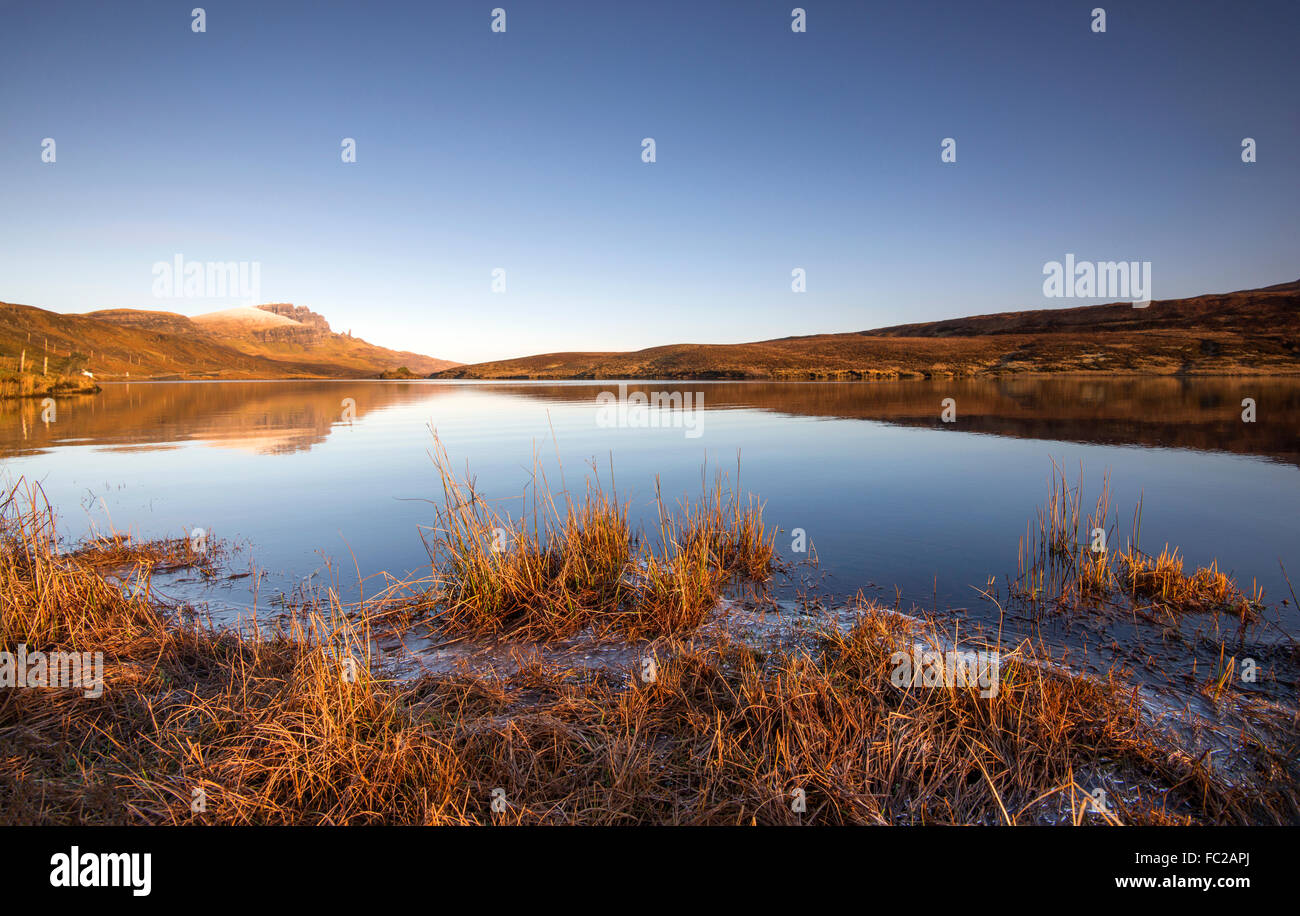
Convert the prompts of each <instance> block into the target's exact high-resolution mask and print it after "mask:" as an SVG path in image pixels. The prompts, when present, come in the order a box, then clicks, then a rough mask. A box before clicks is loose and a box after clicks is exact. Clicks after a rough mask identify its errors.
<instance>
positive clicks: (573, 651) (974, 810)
mask: <svg viewBox="0 0 1300 916" xmlns="http://www.w3.org/2000/svg"><path fill="white" fill-rule="evenodd" d="M435 457H436V458H437V463H438V467H439V469H440V471H441V472H442V484H443V489H444V499H443V500H442V501H441V503H440V504H439V505H440V508H439V510H438V518H437V520H436V523H435V525H434V526H433V527H432V528H431V529H430V531H429V533H428V537H427V546H428V548H429V552H430V557H431V569H432V574H431V575H430V576H429V577H428V578H426V579H422V580H419V581H403V582H397V583H393V584H392V585H391V587H389V588H387V589H385V590H384V591H383V592H382V593H381V594H380V595H378V596H375V597H373V598H371V599H368V600H366V601H365V602H361V603H358V604H352V605H346V604H344V603H342V602H341V601H340V600H339V599H338V598H337V597H336V596H335V595H334V594H332V593H331V592H330V591H329V590H328V589H326V590H324V591H323V592H322V593H321V594H319V595H316V596H314V597H313V598H311V599H310V600H304V601H300V602H297V603H295V604H294V605H293V606H292V607H290V608H288V609H287V611H286V612H285V613H284V614H282V615H280V616H279V617H277V618H275V619H268V620H262V621H258V620H255V619H254V620H245V621H243V622H241V624H240V625H239V626H238V627H229V626H225V627H223V626H217V625H215V624H213V623H211V622H210V621H206V620H203V619H202V618H201V617H200V616H199V615H197V614H195V613H194V612H193V611H192V609H189V608H186V607H183V606H176V605H174V604H172V603H169V602H168V601H166V600H165V599H164V598H162V596H161V595H160V594H158V593H157V592H156V591H155V590H154V589H153V588H152V586H151V582H152V575H153V573H154V572H155V571H159V570H164V569H166V568H169V567H170V568H173V569H174V568H177V567H184V566H188V565H194V566H197V567H199V568H200V569H210V568H211V566H212V564H213V554H209V553H207V552H206V550H204V551H195V550H194V549H193V546H192V545H191V544H190V543H189V542H186V541H169V542H155V543H151V544H142V543H138V542H133V541H131V540H130V539H126V538H121V537H116V536H109V537H105V538H101V539H99V540H97V541H94V542H90V543H87V544H83V545H79V546H78V547H77V548H76V549H72V550H69V549H66V548H63V547H62V546H61V545H60V544H59V541H58V538H57V536H56V534H55V530H54V520H53V518H52V515H51V513H50V512H49V510H48V508H47V507H45V506H43V505H41V504H40V502H39V500H35V501H33V500H32V499H31V496H32V494H31V493H30V492H25V491H23V490H20V489H15V490H14V491H12V492H10V493H9V494H8V495H7V498H5V500H4V502H3V507H2V508H3V512H2V513H0V610H2V611H3V613H2V615H0V648H3V650H4V651H5V652H10V653H12V652H15V651H16V650H17V648H18V646H20V645H22V646H24V647H25V648H26V651H27V652H29V653H31V652H35V651H42V652H52V651H60V650H61V651H78V652H102V653H103V655H104V691H103V694H102V696H100V697H98V698H92V697H88V696H86V695H85V692H84V691H82V690H78V689H59V688H34V689H17V688H5V689H3V690H0V818H3V820H4V821H6V822H9V823H19V824H32V823H47V824H59V823H64V824H66V823H127V824H160V823H164V824H171V823H225V824H343V823H348V824H353V823H409V824H487V823H510V824H536V823H559V824H678V823H683V824H684V823H690V824H843V823H854V824H954V823H956V824H1002V823H1013V824H1033V823H1054V824H1070V823H1096V824H1105V823H1110V824H1141V823H1156V824H1221V823H1230V824H1275V823H1284V824H1293V823H1297V822H1300V791H1298V790H1297V785H1298V782H1297V777H1298V776H1300V773H1298V772H1297V770H1298V769H1300V765H1298V764H1297V762H1296V761H1297V755H1296V753H1295V752H1296V749H1297V748H1296V737H1297V730H1298V725H1297V718H1296V703H1295V686H1296V674H1297V670H1300V664H1298V662H1297V653H1296V647H1295V643H1294V641H1291V640H1289V638H1288V639H1283V638H1281V637H1280V636H1278V634H1276V633H1272V631H1269V632H1270V638H1269V639H1268V640H1262V641H1261V640H1258V639H1255V638H1254V637H1249V636H1248V635H1247V634H1249V633H1255V632H1258V631H1259V630H1260V629H1261V628H1262V629H1267V626H1268V622H1267V609H1266V607H1265V606H1264V603H1263V601H1262V599H1261V596H1259V595H1258V594H1257V593H1253V592H1249V591H1248V592H1246V593H1243V592H1242V591H1241V590H1240V589H1239V588H1238V587H1237V585H1236V583H1235V582H1233V581H1232V580H1231V579H1230V578H1229V577H1226V576H1224V575H1223V574H1221V573H1219V572H1218V571H1217V570H1216V569H1209V570H1202V569H1194V570H1191V571H1189V572H1185V571H1184V570H1183V568H1182V565H1181V563H1179V562H1178V561H1177V560H1176V559H1175V558H1174V554H1173V553H1172V548H1170V549H1167V550H1165V551H1164V552H1163V553H1161V554H1158V555H1156V556H1155V557H1152V556H1151V555H1150V554H1147V553H1144V552H1142V551H1141V550H1140V549H1139V548H1138V546H1137V545H1138V539H1137V537H1136V535H1137V533H1138V531H1137V530H1136V529H1137V528H1140V521H1137V520H1138V519H1140V513H1139V514H1137V515H1135V531H1134V532H1132V534H1131V535H1130V537H1129V539H1128V540H1127V542H1126V543H1125V546H1124V549H1123V550H1120V549H1119V541H1120V539H1119V537H1118V536H1117V535H1116V534H1115V533H1114V528H1115V524H1116V523H1115V522H1114V521H1113V519H1112V516H1113V513H1112V512H1111V510H1110V507H1109V504H1108V502H1107V496H1106V493H1105V492H1103V493H1102V495H1101V498H1100V499H1099V500H1098V503H1097V508H1096V510H1094V512H1093V513H1091V514H1090V515H1088V516H1082V514H1081V512H1080V504H1081V498H1082V497H1081V494H1080V492H1079V489H1078V487H1077V486H1076V487H1070V486H1069V485H1068V484H1067V483H1066V481H1065V480H1064V478H1063V477H1061V476H1060V475H1059V472H1057V473H1054V475H1053V478H1052V479H1053V484H1052V488H1051V493H1050V497H1049V501H1048V504H1047V506H1046V507H1045V509H1044V510H1043V512H1042V513H1041V514H1040V516H1039V518H1038V520H1037V525H1036V526H1035V524H1034V523H1031V526H1030V529H1029V531H1028V533H1027V535H1026V540H1025V543H1024V544H1023V545H1022V556H1021V569H1020V571H1019V575H1018V577H1017V579H1016V580H1014V581H1010V582H1008V583H1006V586H1005V589H999V588H998V587H997V586H996V584H995V583H993V582H992V581H990V583H989V585H988V588H987V590H986V591H985V593H984V594H985V598H986V599H987V600H989V601H994V602H997V603H999V606H1002V605H1004V604H1005V606H1006V608H1007V620H1008V627H1007V632H1000V633H997V634H992V633H988V632H981V631H979V630H978V629H973V628H969V627H965V628H963V626H962V625H961V622H960V621H953V620H951V619H944V618H943V617H942V615H938V614H934V613H926V612H925V611H922V610H920V609H917V608H903V607H901V606H900V605H897V604H896V605H894V606H890V605H889V604H888V603H882V602H880V601H876V600H871V599H868V598H865V597H861V596H859V597H857V598H855V599H852V600H848V601H842V600H837V601H833V602H827V601H822V600H820V599H818V598H817V597H815V596H812V595H810V594H809V593H808V592H806V591H802V590H799V589H796V590H795V594H796V597H794V598H791V597H785V598H778V597H774V594H776V593H777V592H778V591H779V590H777V589H774V588H773V586H774V584H775V583H774V580H775V579H777V578H781V577H784V578H786V579H792V578H794V576H792V573H791V568H790V566H789V564H787V563H786V562H784V561H783V560H782V559H781V558H780V556H779V555H778V554H777V552H776V550H775V548H774V533H775V532H774V531H772V530H771V529H769V528H768V527H767V526H766V525H765V524H764V522H763V517H762V506H761V505H760V504H759V503H757V502H756V501H752V500H751V499H749V498H748V497H745V498H742V496H741V494H740V493H739V492H732V491H731V490H730V489H729V488H728V486H727V481H726V479H725V478H723V477H715V478H713V479H712V480H711V481H710V480H709V479H707V478H706V479H704V480H702V484H701V493H700V496H699V497H698V498H697V499H694V500H689V501H683V502H680V503H675V504H671V505H670V504H668V503H666V502H665V501H664V500H662V499H661V500H660V501H659V504H658V509H659V511H658V524H657V526H654V528H653V530H650V531H645V530H633V528H632V526H631V525H630V524H629V522H628V513H627V507H626V505H625V504H621V503H620V502H619V500H618V497H617V488H616V487H615V486H614V485H613V481H612V480H611V481H609V482H608V484H605V483H604V482H602V480H601V477H600V475H598V474H597V473H596V472H595V469H594V468H593V470H592V473H591V474H590V475H588V482H587V484H586V485H585V486H584V488H583V489H582V490H581V491H580V493H581V495H580V496H576V495H572V494H571V493H570V491H569V490H568V489H567V488H565V487H564V486H563V485H562V484H561V485H560V486H559V487H557V488H556V489H555V490H553V489H552V487H551V484H550V482H548V481H547V480H546V479H545V477H544V476H543V475H541V474H540V473H539V475H538V476H537V477H536V479H535V485H534V487H533V490H532V498H531V500H530V501H529V503H528V504H527V506H526V510H525V511H524V512H523V513H522V517H510V516H503V515H502V514H500V513H498V512H497V511H495V510H494V509H493V508H492V507H491V506H490V505H489V504H488V503H487V502H486V501H484V500H483V499H482V498H481V497H480V496H479V495H478V494H477V493H476V491H475V488H474V486H473V483H472V481H470V480H467V479H463V478H459V477H457V476H456V475H455V474H453V473H452V472H451V470H450V463H449V462H448V461H447V460H446V456H445V454H443V453H442V452H441V451H437V452H436V454H435ZM1097 528H1100V529H1102V530H1103V531H1110V532H1111V535H1110V540H1109V541H1108V543H1107V547H1106V549H1105V550H1100V551H1099V550H1097V549H1095V543H1094V540H1093V539H1092V538H1091V537H1090V534H1091V533H1092V532H1094V531H1095V529H1097ZM1071 532H1073V534H1071ZM1115 616H1119V617H1122V618H1125V619H1127V620H1129V621H1130V622H1131V625H1132V627H1133V629H1132V631H1131V632H1133V633H1136V634H1142V635H1140V636H1137V637H1135V640H1134V642H1133V643H1132V644H1131V645H1129V646H1128V647H1127V649H1128V650H1130V651H1136V652H1138V654H1140V655H1145V658H1144V659H1141V660H1135V659H1131V658H1130V659H1127V660H1126V659H1125V657H1124V650H1125V648H1126V647H1122V646H1118V645H1116V646H1114V647H1113V650H1114V651H1113V652H1112V653H1111V654H1109V655H1107V654H1106V653H1104V652H1102V651H1101V649H1100V646H1102V645H1103V643H1104V636H1105V635H1106V634H1109V635H1110V638H1111V640H1112V641H1113V642H1115V641H1116V640H1115V637H1114V633H1115V632H1116V631H1115V630H1114V629H1113V628H1109V629H1108V628H1107V627H1106V626H1105V625H1101V626H1099V625H1098V621H1103V622H1104V621H1107V620H1108V619H1110V618H1113V617H1115ZM1014 621H1021V622H1023V621H1030V622H1033V621H1038V622H1039V623H1044V622H1049V623H1051V624H1052V625H1053V626H1059V625H1069V626H1079V627H1083V628H1087V627H1098V629H1097V632H1098V634H1100V635H1099V638H1098V640H1097V641H1096V645H1097V646H1098V647H1099V648H1096V649H1094V650H1093V656H1092V657H1091V658H1090V659H1089V660H1088V661H1089V663H1088V664H1079V663H1078V662H1079V659H1075V658H1070V657H1069V653H1068V652H1061V651H1060V646H1059V645H1054V644H1052V643H1051V642H1050V641H1046V640H1044V639H1042V638H1041V633H1042V632H1043V631H1041V630H1039V631H1037V632H1038V633H1039V635H1040V638H1035V637H1034V632H1035V631H1034V630H1033V629H1032V628H1029V629H1026V630H1025V635H1023V636H1022V635H1020V634H1019V633H1017V632H1016V630H1015V627H1014V625H1013V624H1014ZM1189 628H1190V632H1189ZM1261 647H1267V649H1266V651H1265V650H1264V649H1262V648H1261ZM1216 649H1217V653H1216V651H1215V650H1216ZM1247 650H1248V651H1249V652H1250V653H1252V657H1251V659H1250V660H1251V662H1252V664H1253V665H1254V666H1255V668H1254V669H1253V672H1252V673H1253V674H1254V677H1253V678H1252V679H1249V680H1247V679H1246V678H1245V677H1244V676H1243V670H1244V668H1243V664H1244V661H1245V654H1246V652H1247ZM927 652H928V653H931V654H933V655H934V656H935V657H943V658H951V657H952V656H953V654H954V653H956V654H957V655H958V657H964V655H969V654H975V653H996V666H997V668H996V679H995V681H994V682H993V684H992V688H993V689H990V684H989V682H988V681H987V680H986V681H983V682H977V681H976V680H975V679H973V678H959V679H953V678H952V677H951V675H949V676H947V677H945V676H944V675H943V674H939V673H937V670H938V669H931V671H930V673H932V674H935V675H936V676H935V677H933V678H929V677H924V678H923V677H917V678H911V677H900V676H899V669H900V664H901V662H902V660H903V659H920V658H921V657H923V655H924V653H927ZM1207 653H1209V654H1210V655H1212V656H1214V657H1216V658H1217V659H1218V661H1217V663H1216V664H1214V665H1211V666H1209V667H1208V668H1198V667H1197V666H1198V659H1200V658H1203V657H1206V654H1207ZM981 657H984V658H987V657H988V656H987V655H985V656H981ZM1106 662H1109V664H1107V663H1106ZM1189 665H1190V667H1188V666H1189ZM1180 666H1182V667H1183V668H1186V670H1180ZM949 670H952V669H951V668H950V669H949ZM1174 675H1178V676H1177V677H1175V676H1174ZM1187 679H1190V684H1186V683H1184V684H1182V689H1181V690H1179V691H1177V692H1172V693H1171V692H1170V691H1169V690H1168V689H1167V688H1168V687H1169V684H1170V682H1171V681H1174V680H1179V681H1185V680H1187Z"/></svg>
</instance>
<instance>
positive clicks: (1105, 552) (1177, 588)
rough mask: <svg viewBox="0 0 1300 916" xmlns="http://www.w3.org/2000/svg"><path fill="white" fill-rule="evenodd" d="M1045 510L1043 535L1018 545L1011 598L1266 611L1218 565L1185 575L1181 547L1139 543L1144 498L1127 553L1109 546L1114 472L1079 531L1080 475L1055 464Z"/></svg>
mask: <svg viewBox="0 0 1300 916" xmlns="http://www.w3.org/2000/svg"><path fill="white" fill-rule="evenodd" d="M1050 479H1051V489H1050V493H1049V497H1048V502H1047V505H1046V507H1044V508H1042V509H1039V510H1038V513H1037V518H1038V532H1037V535H1036V536H1035V535H1034V533H1033V531H1032V527H1030V528H1029V529H1028V530H1027V531H1026V536H1025V537H1024V538H1022V539H1021V541H1020V553H1019V561H1018V570H1017V576H1016V581H1015V582H1014V583H1012V588H1011V592H1012V594H1013V595H1014V596H1015V597H1017V598H1019V599H1021V600H1026V601H1029V602H1030V603H1032V604H1044V603H1046V602H1048V601H1054V602H1055V603H1056V604H1057V605H1058V606H1060V607H1063V608H1067V609H1070V608H1075V607H1077V606H1080V605H1084V604H1092V605H1096V604H1100V603H1105V602H1111V601H1115V600H1117V599H1119V598H1121V597H1122V596H1124V595H1127V596H1128V598H1129V599H1131V600H1137V599H1142V600H1145V601H1148V602H1150V603H1151V604H1152V605H1153V606H1155V607H1157V608H1159V609H1160V610H1162V611H1164V612H1166V613H1172V614H1190V613H1228V614H1232V615H1234V616H1237V617H1240V618H1241V619H1243V620H1253V619H1255V618H1256V617H1257V616H1258V614H1259V612H1260V610H1261V608H1262V606H1263V595H1262V593H1261V592H1260V591H1259V590H1258V589H1253V590H1252V592H1251V593H1250V594H1249V595H1247V594H1245V593H1244V592H1243V591H1242V590H1241V589H1240V588H1239V587H1238V585H1237V583H1236V582H1235V581H1234V580H1233V578H1232V577H1231V576H1229V575H1227V574H1225V573H1222V572H1220V571H1219V567H1218V562H1217V561H1212V562H1211V563H1210V565H1209V566H1201V567H1197V568H1196V569H1194V570H1193V571H1192V572H1191V574H1190V575H1189V574H1187V573H1185V572H1184V565H1183V559H1182V557H1181V556H1180V555H1179V551H1178V548H1172V549H1171V548H1170V547H1169V546H1168V545H1166V546H1165V548H1164V549H1163V550H1162V551H1161V552H1160V554H1159V555H1158V556H1152V555H1150V554H1147V553H1144V552H1143V551H1142V550H1141V549H1140V548H1139V546H1138V544H1139V542H1140V539H1141V532H1142V501H1141V500H1140V499H1139V501H1138V503H1137V506H1136V508H1135V509H1134V512H1133V524H1132V531H1131V534H1130V535H1129V538H1128V541H1127V545H1126V546H1125V548H1124V549H1114V548H1113V547H1111V546H1110V544H1111V541H1113V540H1114V539H1115V538H1116V536H1117V534H1116V531H1117V528H1118V524H1117V522H1115V521H1112V520H1111V514H1112V510H1111V488H1110V475H1109V474H1106V476H1105V477H1104V478H1103V480H1102V484H1101V489H1100V491H1099V494H1098V497H1097V503H1096V507H1095V509H1094V510H1093V512H1092V513H1090V514H1088V515H1087V516H1086V517H1085V518H1084V519H1083V530H1082V531H1081V530H1080V509H1079V505H1080V502H1081V500H1082V490H1083V486H1082V471H1081V472H1080V481H1079V482H1077V483H1076V484H1075V485H1074V486H1070V485H1069V483H1068V481H1067V480H1066V477H1065V475H1064V473H1063V472H1062V471H1061V470H1060V468H1058V467H1057V465H1056V463H1055V462H1053V464H1052V475H1051V478H1050Z"/></svg>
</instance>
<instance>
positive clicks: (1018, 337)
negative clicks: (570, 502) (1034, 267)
mask: <svg viewBox="0 0 1300 916" xmlns="http://www.w3.org/2000/svg"><path fill="white" fill-rule="evenodd" d="M1018 372H1053V373H1059V372H1086V373H1107V374H1118V375H1124V374H1129V375H1176V374H1197V375H1246V374H1258V375H1297V374H1300V281H1297V282H1294V283H1284V284H1280V285H1278V286H1270V287H1266V288H1263V289H1255V290H1243V291H1240V292H1234V293H1224V294H1220V295H1206V296H1197V297H1194V298H1189V299H1168V300H1156V301H1154V302H1152V303H1151V304H1150V306H1148V307H1147V308H1144V309H1135V308H1134V307H1133V306H1132V305H1131V304H1129V303H1115V304H1110V305H1096V306H1083V307H1079V308H1067V309H1039V310H1034V311H1025V312H1004V313H1001V314H997V315H977V316H973V317H970V318H955V319H950V320H946V321H933V322H926V323H923V324H910V325H897V326H895V327H888V328H879V329H876V330H871V331H860V332H857V333H848V334H820V335H816V336H811V337H784V338H780V339H777V340H766V341H761V342H758V343H743V344H671V345H668V346H663V347H651V348H650V349H646V350H637V351H633V352H626V353H589V352H574V353H546V354H542V355H538V356H528V357H522V358H519V359H509V360H500V361H496V362H488V363H477V364H474V365H469V366H457V367H455V368H453V369H447V370H443V371H441V372H438V373H436V374H435V376H434V377H435V378H466V379H584V378H590V379H595V378H655V379H664V378H701V379H746V378H769V379H862V378H930V377H940V378H942V377H965V376H979V375H1004V374H1011V373H1018Z"/></svg>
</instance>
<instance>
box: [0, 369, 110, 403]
mask: <svg viewBox="0 0 1300 916" xmlns="http://www.w3.org/2000/svg"><path fill="white" fill-rule="evenodd" d="M99 390H100V388H99V386H98V385H96V384H95V383H94V381H93V380H91V379H88V378H86V377H85V376H84V375H37V374H35V373H31V372H24V373H21V374H19V373H16V372H12V373H8V374H0V398H41V397H47V396H50V395H55V394H57V395H69V394H95V393H96V392H98V391H99Z"/></svg>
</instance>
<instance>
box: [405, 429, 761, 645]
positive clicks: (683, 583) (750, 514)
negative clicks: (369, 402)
mask: <svg viewBox="0 0 1300 916" xmlns="http://www.w3.org/2000/svg"><path fill="white" fill-rule="evenodd" d="M434 459H435V464H436V466H437V468H438V471H439V476H440V479H441V482H442V487H443V495H444V499H443V504H442V507H441V508H440V509H439V510H438V520H437V524H436V525H435V527H434V530H433V537H432V538H431V539H430V540H429V542H428V546H429V553H430V558H431V560H432V563H433V566H434V569H435V570H436V573H437V584H436V585H435V586H434V587H433V588H432V589H431V590H430V591H429V593H428V595H427V597H426V601H427V603H428V604H429V605H430V606H431V608H432V609H433V615H434V620H435V623H436V625H437V626H438V627H439V628H441V629H442V630H443V631H444V632H446V633H447V634H450V635H462V634H474V635H492V636H509V637H511V638H518V639H528V640H539V639H556V638H564V637H567V636H572V635H574V634H576V633H578V632H580V631H582V630H585V629H587V628H589V627H590V628H594V629H595V630H597V631H599V632H619V633H622V634H624V635H626V636H629V637H645V636H662V635H669V634H672V633H678V632H681V631H683V630H687V629H693V628H695V627H697V626H699V625H700V624H701V623H702V622H703V621H704V619H705V617H706V616H707V615H708V614H709V612H710V611H711V610H712V609H713V608H714V607H716V606H717V603H718V600H719V597H720V595H721V591H722V589H723V587H724V586H725V584H726V583H727V581H729V580H730V579H731V578H733V577H736V576H743V577H745V578H749V579H758V580H762V579H766V578H767V577H768V576H769V575H770V574H771V569H772V562H773V546H772V544H773V538H774V537H775V532H773V533H772V534H771V535H767V534H766V533H765V530H764V526H763V519H762V507H761V506H760V505H758V504H757V503H755V502H753V501H751V502H750V503H749V504H748V505H747V506H744V507H743V508H742V506H741V504H740V496H739V494H738V493H736V494H732V493H730V492H729V491H727V489H726V486H725V482H724V481H723V479H722V478H721V477H718V478H716V479H715V481H714V485H713V487H712V489H706V490H705V491H704V493H703V495H702V499H701V503H700V504H699V505H698V506H693V505H691V504H689V503H683V504H680V505H679V506H678V507H677V509H676V510H675V511H674V510H670V509H669V508H667V507H666V506H665V504H664V501H663V499H662V496H659V497H658V499H657V504H658V510H659V522H660V531H659V535H660V537H659V543H658V544H653V543H650V542H648V540H647V539H645V538H642V537H637V536H634V534H633V532H632V530H631V528H630V526H629V524H628V517H627V505H626V504H623V503H620V502H619V501H618V498H617V495H616V494H615V495H613V496H607V495H606V494H605V493H604V491H603V490H602V488H601V486H600V482H599V479H598V478H597V479H596V480H594V481H593V480H591V479H589V480H588V481H587V486H586V490H585V492H584V494H583V496H582V498H581V499H577V498H575V497H574V496H572V494H570V493H569V492H568V491H567V490H565V491H563V492H562V493H561V494H560V495H559V496H558V497H557V496H556V494H554V493H553V492H552V490H551V488H550V487H549V485H548V483H547V481H546V477H545V474H544V473H543V472H542V471H541V470H540V468H538V469H536V470H535V472H534V477H533V484H532V486H531V489H530V493H528V494H527V496H526V500H525V506H526V509H527V510H528V511H526V512H525V514H524V515H523V516H522V517H520V518H518V519H512V518H510V517H508V516H502V515H501V514H500V513H499V512H497V511H496V510H494V509H493V508H491V506H490V505H489V504H488V502H487V501H486V500H485V499H484V498H483V497H482V496H481V495H480V494H479V493H477V492H476V491H475V489H474V485H473V482H472V481H470V480H462V479H459V478H458V477H457V476H456V475H455V474H454V473H453V472H452V470H451V466H450V462H449V460H448V459H447V455H446V452H445V451H444V449H443V447H442V446H441V444H440V443H436V444H435V449H434Z"/></svg>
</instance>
